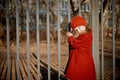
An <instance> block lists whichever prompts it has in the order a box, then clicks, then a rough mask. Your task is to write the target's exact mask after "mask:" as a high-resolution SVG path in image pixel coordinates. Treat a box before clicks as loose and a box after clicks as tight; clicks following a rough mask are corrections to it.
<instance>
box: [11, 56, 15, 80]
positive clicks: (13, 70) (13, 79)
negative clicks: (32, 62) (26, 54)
mask: <svg viewBox="0 0 120 80" xmlns="http://www.w3.org/2000/svg"><path fill="white" fill-rule="evenodd" d="M11 60H12V65H11V68H12V76H11V77H12V80H16V68H15V55H14V54H13V55H12V59H11Z"/></svg>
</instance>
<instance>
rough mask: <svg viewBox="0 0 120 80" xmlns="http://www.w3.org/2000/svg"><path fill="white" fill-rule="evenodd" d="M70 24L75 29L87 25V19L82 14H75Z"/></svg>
mask: <svg viewBox="0 0 120 80" xmlns="http://www.w3.org/2000/svg"><path fill="white" fill-rule="evenodd" d="M70 26H71V28H72V29H75V28H76V27H78V26H85V27H86V26H87V23H86V20H85V19H84V18H83V17H81V16H75V17H73V18H72V19H71V22H70Z"/></svg>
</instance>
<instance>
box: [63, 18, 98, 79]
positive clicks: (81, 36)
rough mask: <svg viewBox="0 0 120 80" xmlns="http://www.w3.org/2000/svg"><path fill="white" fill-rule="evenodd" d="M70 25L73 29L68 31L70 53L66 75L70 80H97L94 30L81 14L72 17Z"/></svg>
mask: <svg viewBox="0 0 120 80" xmlns="http://www.w3.org/2000/svg"><path fill="white" fill-rule="evenodd" d="M70 27H71V28H72V29H73V31H72V32H68V33H67V37H68V43H69V45H70V53H69V60H68V64H67V67H66V71H65V76H66V78H67V79H68V80H96V74H95V67H94V62H93V57H92V30H91V29H89V28H88V27H87V23H86V21H85V19H84V18H83V17H80V16H75V17H73V18H72V19H71V22H70Z"/></svg>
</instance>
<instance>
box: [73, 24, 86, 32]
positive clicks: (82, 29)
mask: <svg viewBox="0 0 120 80" xmlns="http://www.w3.org/2000/svg"><path fill="white" fill-rule="evenodd" d="M75 31H77V32H78V33H79V34H82V33H84V32H85V31H86V28H85V26H80V27H77V28H75Z"/></svg>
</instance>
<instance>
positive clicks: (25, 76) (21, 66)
mask: <svg viewBox="0 0 120 80" xmlns="http://www.w3.org/2000/svg"><path fill="white" fill-rule="evenodd" d="M22 59H23V56H20V72H21V77H22V80H27V72H25V68H24V65H23V60H22Z"/></svg>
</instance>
